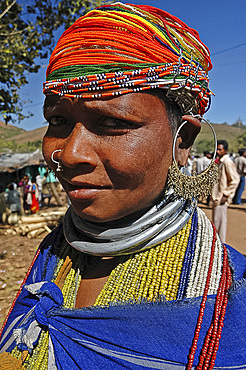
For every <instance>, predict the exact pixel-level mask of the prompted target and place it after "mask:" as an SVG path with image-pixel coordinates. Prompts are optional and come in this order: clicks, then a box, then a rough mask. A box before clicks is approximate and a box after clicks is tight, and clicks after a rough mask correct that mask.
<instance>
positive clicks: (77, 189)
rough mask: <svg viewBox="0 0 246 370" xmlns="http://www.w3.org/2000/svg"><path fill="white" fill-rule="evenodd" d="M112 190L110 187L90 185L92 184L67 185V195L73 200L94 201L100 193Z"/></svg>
mask: <svg viewBox="0 0 246 370" xmlns="http://www.w3.org/2000/svg"><path fill="white" fill-rule="evenodd" d="M110 189H112V186H110V185H101V184H92V183H86V182H83V183H76V184H74V183H71V182H70V183H67V193H68V195H69V197H70V198H72V199H74V200H90V199H94V198H95V197H97V196H98V195H100V194H101V193H102V192H104V191H107V190H110Z"/></svg>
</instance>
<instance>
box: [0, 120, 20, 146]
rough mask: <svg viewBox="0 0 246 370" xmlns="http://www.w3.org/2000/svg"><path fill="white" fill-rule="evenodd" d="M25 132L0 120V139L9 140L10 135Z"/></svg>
mask: <svg viewBox="0 0 246 370" xmlns="http://www.w3.org/2000/svg"><path fill="white" fill-rule="evenodd" d="M24 132H26V131H25V130H23V129H22V128H19V127H16V126H14V125H11V124H8V125H6V123H5V122H2V121H0V140H5V141H6V140H11V139H12V137H14V136H16V135H19V134H22V133H24Z"/></svg>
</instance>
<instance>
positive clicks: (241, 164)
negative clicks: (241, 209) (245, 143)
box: [233, 148, 246, 204]
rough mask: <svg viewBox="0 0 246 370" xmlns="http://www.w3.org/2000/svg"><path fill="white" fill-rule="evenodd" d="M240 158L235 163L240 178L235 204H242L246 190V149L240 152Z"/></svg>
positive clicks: (234, 199)
mask: <svg viewBox="0 0 246 370" xmlns="http://www.w3.org/2000/svg"><path fill="white" fill-rule="evenodd" d="M238 154H239V157H236V158H235V160H234V162H235V165H236V167H237V172H238V174H239V176H240V182H239V185H238V187H237V190H236V193H235V196H234V198H233V204H241V198H242V194H243V191H244V188H245V175H246V158H245V157H246V149H245V148H242V149H239V151H238Z"/></svg>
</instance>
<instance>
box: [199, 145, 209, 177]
mask: <svg viewBox="0 0 246 370" xmlns="http://www.w3.org/2000/svg"><path fill="white" fill-rule="evenodd" d="M211 159H212V156H211V154H210V153H209V151H208V150H205V151H204V152H203V157H200V158H197V162H196V173H197V174H198V175H199V173H201V172H203V171H204V170H205V169H206V168H207V167H208V166H209V163H210V162H211Z"/></svg>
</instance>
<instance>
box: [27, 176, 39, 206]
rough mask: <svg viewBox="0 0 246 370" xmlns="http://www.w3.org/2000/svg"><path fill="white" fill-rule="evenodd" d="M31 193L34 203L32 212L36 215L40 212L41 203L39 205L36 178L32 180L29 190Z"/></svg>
mask: <svg viewBox="0 0 246 370" xmlns="http://www.w3.org/2000/svg"><path fill="white" fill-rule="evenodd" d="M29 193H31V197H32V203H31V207H30V209H31V212H32V213H36V212H38V211H39V203H38V185H37V183H36V180H35V177H33V178H32V185H31V187H30V189H29Z"/></svg>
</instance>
